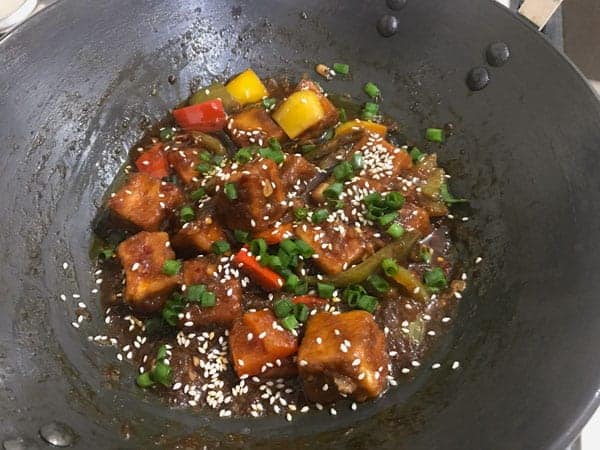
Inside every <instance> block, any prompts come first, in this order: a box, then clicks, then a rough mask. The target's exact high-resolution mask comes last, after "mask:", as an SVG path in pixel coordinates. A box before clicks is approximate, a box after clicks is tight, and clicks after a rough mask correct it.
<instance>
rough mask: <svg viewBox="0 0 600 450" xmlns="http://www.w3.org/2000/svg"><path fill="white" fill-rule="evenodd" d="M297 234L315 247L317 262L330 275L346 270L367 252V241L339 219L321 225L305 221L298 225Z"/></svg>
mask: <svg viewBox="0 0 600 450" xmlns="http://www.w3.org/2000/svg"><path fill="white" fill-rule="evenodd" d="M296 235H297V236H298V237H299V238H300V239H302V240H303V241H305V242H306V243H307V244H309V245H310V246H311V247H312V248H313V249H314V251H315V254H316V255H317V258H316V259H315V260H314V262H315V264H316V265H318V266H319V268H320V269H321V270H322V271H323V272H325V273H326V274H328V275H333V274H336V273H339V272H342V271H343V270H346V269H347V268H348V267H349V266H350V265H351V264H353V263H355V262H358V261H359V260H360V259H361V258H362V256H363V255H364V253H365V243H364V241H363V239H362V238H361V237H360V235H359V234H358V233H357V232H356V230H355V229H354V227H349V226H348V225H346V224H344V223H343V222H341V221H339V220H336V221H335V222H323V223H322V224H319V225H313V224H309V223H303V224H302V225H300V226H298V227H296Z"/></svg>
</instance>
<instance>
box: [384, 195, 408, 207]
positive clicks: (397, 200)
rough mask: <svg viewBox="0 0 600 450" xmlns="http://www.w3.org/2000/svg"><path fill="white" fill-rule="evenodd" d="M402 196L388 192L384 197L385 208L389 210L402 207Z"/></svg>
mask: <svg viewBox="0 0 600 450" xmlns="http://www.w3.org/2000/svg"><path fill="white" fill-rule="evenodd" d="M404 201H405V199H404V196H403V195H402V194H401V193H400V192H396V191H393V192H388V193H387V194H386V196H385V199H384V202H385V206H387V207H388V208H390V209H400V208H402V206H404Z"/></svg>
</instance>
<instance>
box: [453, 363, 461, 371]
mask: <svg viewBox="0 0 600 450" xmlns="http://www.w3.org/2000/svg"><path fill="white" fill-rule="evenodd" d="M459 367H460V362H458V361H454V362H453V363H452V370H456V369H458V368H459Z"/></svg>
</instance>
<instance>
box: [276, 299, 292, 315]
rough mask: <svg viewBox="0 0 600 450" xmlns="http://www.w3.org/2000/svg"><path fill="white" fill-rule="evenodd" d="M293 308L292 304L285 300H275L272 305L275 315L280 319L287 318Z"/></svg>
mask: <svg viewBox="0 0 600 450" xmlns="http://www.w3.org/2000/svg"><path fill="white" fill-rule="evenodd" d="M293 308H294V304H293V303H292V302H291V300H289V299H287V298H282V299H281V300H277V301H276V302H275V304H274V305H273V309H274V311H275V315H276V316H277V317H278V318H280V319H282V318H284V317H287V316H289V315H290V314H291V313H292V310H293Z"/></svg>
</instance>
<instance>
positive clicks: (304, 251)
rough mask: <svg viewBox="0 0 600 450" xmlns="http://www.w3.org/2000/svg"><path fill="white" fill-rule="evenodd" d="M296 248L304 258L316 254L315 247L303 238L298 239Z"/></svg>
mask: <svg viewBox="0 0 600 450" xmlns="http://www.w3.org/2000/svg"><path fill="white" fill-rule="evenodd" d="M296 248H297V249H298V252H300V254H301V255H302V257H303V258H310V257H311V256H312V255H313V254H314V252H315V251H314V250H313V248H312V247H311V246H310V245H308V244H307V243H306V242H304V241H303V240H302V239H297V240H296Z"/></svg>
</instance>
